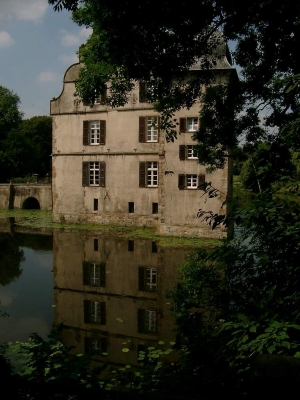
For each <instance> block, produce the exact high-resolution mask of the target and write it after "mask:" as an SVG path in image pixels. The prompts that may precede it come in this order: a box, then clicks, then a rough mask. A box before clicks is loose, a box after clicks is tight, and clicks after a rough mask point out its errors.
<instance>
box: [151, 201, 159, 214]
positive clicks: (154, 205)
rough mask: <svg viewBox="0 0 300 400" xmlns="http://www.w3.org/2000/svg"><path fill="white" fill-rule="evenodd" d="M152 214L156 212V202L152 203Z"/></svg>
mask: <svg viewBox="0 0 300 400" xmlns="http://www.w3.org/2000/svg"><path fill="white" fill-rule="evenodd" d="M152 214H158V203H152Z"/></svg>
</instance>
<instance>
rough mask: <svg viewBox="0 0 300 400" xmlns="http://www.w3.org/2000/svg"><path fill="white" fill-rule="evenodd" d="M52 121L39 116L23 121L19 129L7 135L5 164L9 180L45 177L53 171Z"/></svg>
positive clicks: (49, 118) (46, 117)
mask: <svg viewBox="0 0 300 400" xmlns="http://www.w3.org/2000/svg"><path fill="white" fill-rule="evenodd" d="M51 152H52V119H51V117H48V116H37V117H33V118H30V119H27V120H23V121H22V122H21V124H20V125H19V127H18V129H12V130H11V131H10V132H9V134H8V135H7V140H6V148H5V155H4V157H5V162H6V165H7V169H8V170H9V176H8V178H17V177H25V176H28V175H32V174H34V173H37V174H39V175H40V176H45V175H46V174H47V173H49V172H50V171H51V157H50V155H51Z"/></svg>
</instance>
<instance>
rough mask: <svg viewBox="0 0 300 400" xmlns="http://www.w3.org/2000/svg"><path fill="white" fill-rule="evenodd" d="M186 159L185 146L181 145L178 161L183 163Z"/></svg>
mask: <svg viewBox="0 0 300 400" xmlns="http://www.w3.org/2000/svg"><path fill="white" fill-rule="evenodd" d="M186 158H187V157H186V146H185V145H184V144H181V145H180V146H179V160H180V161H183V160H185V159H186Z"/></svg>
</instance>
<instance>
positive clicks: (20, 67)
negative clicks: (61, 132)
mask: <svg viewBox="0 0 300 400" xmlns="http://www.w3.org/2000/svg"><path fill="white" fill-rule="evenodd" d="M90 33H91V30H89V29H86V28H85V27H80V26H78V25H76V24H75V23H74V22H72V20H71V13H69V12H67V11H65V10H64V11H60V12H57V11H54V10H53V8H52V6H50V5H48V0H0V86H4V87H6V88H8V89H9V90H11V91H12V92H14V93H16V94H17V95H18V96H19V97H20V101H21V104H20V107H19V108H20V110H21V111H23V112H24V118H25V119H28V118H31V117H34V116H36V115H49V113H50V100H51V99H52V98H53V97H58V96H59V95H60V93H61V91H62V85H63V84H62V82H63V77H64V74H65V71H66V70H67V68H68V67H69V66H70V65H72V64H74V63H76V62H78V57H77V54H76V52H77V51H78V48H79V46H80V44H82V43H84V42H85V41H86V39H87V37H88V36H89V35H90Z"/></svg>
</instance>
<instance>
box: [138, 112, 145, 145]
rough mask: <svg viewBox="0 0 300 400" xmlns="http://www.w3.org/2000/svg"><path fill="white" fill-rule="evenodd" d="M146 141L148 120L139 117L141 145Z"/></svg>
mask: <svg viewBox="0 0 300 400" xmlns="http://www.w3.org/2000/svg"><path fill="white" fill-rule="evenodd" d="M145 141H146V118H145V117H139V143H145Z"/></svg>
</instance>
